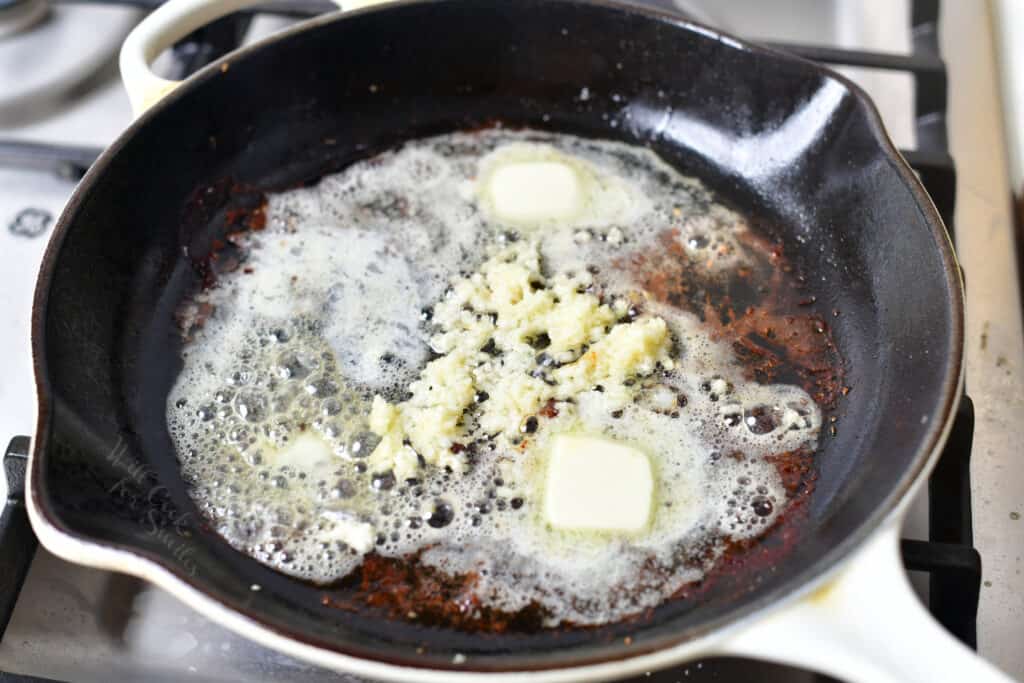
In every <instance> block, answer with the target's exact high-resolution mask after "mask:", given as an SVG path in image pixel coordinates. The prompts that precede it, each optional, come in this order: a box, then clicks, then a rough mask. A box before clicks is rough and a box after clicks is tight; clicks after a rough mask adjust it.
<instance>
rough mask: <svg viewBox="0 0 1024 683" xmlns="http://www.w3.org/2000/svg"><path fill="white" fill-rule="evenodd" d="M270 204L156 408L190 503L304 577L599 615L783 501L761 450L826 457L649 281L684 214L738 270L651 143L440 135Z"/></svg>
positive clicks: (769, 390) (724, 234)
mask: <svg viewBox="0 0 1024 683" xmlns="http://www.w3.org/2000/svg"><path fill="white" fill-rule="evenodd" d="M267 216H268V224H267V227H266V228H265V229H264V230H263V231H261V232H259V233H253V234H251V235H249V236H248V237H246V238H245V240H246V244H245V245H244V247H245V249H246V251H247V253H248V254H249V258H248V261H247V262H246V264H245V269H244V271H242V273H231V274H228V275H227V276H225V277H223V278H222V279H221V280H220V281H219V282H218V283H217V285H216V286H215V287H213V288H212V289H209V290H207V291H205V292H201V293H200V294H198V295H197V296H196V300H195V302H194V303H196V304H197V305H201V306H203V307H204V310H206V311H208V312H209V315H207V316H206V319H205V321H204V322H203V325H202V326H201V328H200V329H198V330H195V331H194V338H193V339H192V341H191V342H190V343H189V344H188V345H187V346H186V349H185V352H184V354H185V357H184V361H185V362H184V369H183V371H182V373H181V375H180V377H179V379H178V381H177V383H176V385H175V387H174V389H173V391H172V392H171V396H170V397H169V401H168V422H169V425H170V428H171V434H172V437H173V438H174V440H175V444H176V446H177V449H178V453H179V457H180V459H181V462H182V466H183V470H184V472H185V475H186V477H187V478H188V480H189V481H190V483H191V486H192V493H193V496H194V497H195V499H196V501H197V503H198V505H199V507H200V509H201V510H202V511H203V513H204V515H206V516H207V517H208V518H209V519H210V520H211V521H212V522H213V524H214V526H215V528H216V529H217V530H218V532H219V533H221V534H222V535H223V536H224V537H225V538H226V539H227V540H228V541H229V542H230V543H231V544H232V545H234V546H235V547H236V548H238V549H239V550H241V551H243V552H246V553H248V554H250V555H252V556H254V557H256V558H258V559H260V560H261V561H263V562H265V563H267V564H268V565H270V566H272V567H275V568H276V569H278V570H280V571H282V572H285V573H288V574H291V575H293V576H297V577H300V578H303V579H308V580H312V581H316V582H319V583H329V582H332V581H336V580H339V579H342V578H343V577H346V576H348V577H350V580H351V577H353V576H360V575H361V576H363V577H364V578H367V577H370V576H372V575H373V574H374V572H375V571H378V570H379V572H384V573H388V572H391V573H395V575H406V574H408V575H410V576H412V575H417V576H422V577H427V576H429V577H434V578H432V579H431V580H430V581H431V582H433V583H431V585H434V584H436V585H437V586H439V587H440V586H447V587H449V588H450V587H452V586H457V587H460V588H458V590H460V591H466V590H468V591H469V592H470V593H471V597H472V599H471V600H470V602H471V603H472V604H473V605H475V606H476V607H474V608H473V609H475V610H477V611H478V613H477V616H473V615H463V616H462V617H460V618H454V617H451V618H446V617H444V616H443V615H444V614H445V610H444V609H439V610H438V611H436V612H435V613H434V614H433V617H432V618H434V619H435V620H437V621H438V623H449V624H459V623H463V622H464V621H465V619H469V620H470V621H472V620H474V619H475V620H476V621H475V622H473V623H474V624H475V625H476V626H477V627H484V626H482V622H481V621H480V618H479V614H481V613H487V614H503V615H515V614H520V615H523V614H529V615H532V616H531V618H530V620H529V621H530V623H540V624H542V625H556V624H560V623H573V624H581V625H588V624H589V625H593V624H602V623H607V622H612V621H617V620H620V619H623V618H626V617H629V616H631V615H634V614H636V613H637V612H640V611H642V610H644V609H647V608H650V607H654V606H656V605H658V604H659V603H661V602H662V601H664V600H666V599H667V598H669V597H670V596H672V595H674V594H676V593H678V592H679V591H680V590H681V589H682V588H683V587H684V586H685V585H687V584H688V583H690V582H693V581H696V580H699V579H700V578H701V577H703V576H705V575H706V573H707V572H708V571H709V570H710V569H711V568H712V567H713V566H714V563H715V561H716V559H717V558H718V557H719V556H720V555H721V554H722V553H723V552H724V551H725V550H726V548H727V547H728V546H729V544H730V543H734V542H737V541H742V540H744V539H751V538H755V537H757V536H758V535H760V534H762V533H763V532H764V531H765V530H766V529H769V528H770V527H771V526H772V524H773V523H774V522H775V521H776V520H777V519H778V518H779V516H780V515H781V514H783V512H784V511H785V508H786V505H787V490H786V487H785V485H784V484H785V482H784V481H783V478H782V475H781V474H780V471H779V469H778V468H777V467H776V465H775V463H774V460H773V458H775V457H776V456H778V455H780V454H784V453H792V452H795V451H799V450H807V451H809V450H813V448H814V447H815V444H816V440H817V435H818V432H819V429H820V426H821V411H820V408H819V407H818V406H817V405H816V404H815V402H814V400H813V399H812V398H811V396H810V395H808V393H807V392H806V391H805V390H804V389H803V388H801V387H798V386H793V385H787V384H767V383H758V382H757V381H756V378H753V377H750V376H749V374H748V373H747V372H746V371H745V369H744V367H743V366H742V365H741V364H740V363H739V362H738V361H737V358H736V355H735V350H734V348H733V346H732V344H730V343H728V342H726V341H722V340H718V339H717V338H716V336H715V335H714V334H713V332H714V330H713V328H712V327H711V326H709V325H708V323H706V322H705V321H702V320H701V318H700V317H699V316H698V315H696V314H695V313H692V312H689V311H686V310H682V309H681V308H680V307H679V306H677V305H673V303H674V302H672V301H669V300H667V297H664V296H661V295H660V293H659V292H655V293H654V294H655V295H654V296H652V294H651V292H650V291H649V285H650V283H647V282H645V281H644V280H643V278H640V277H637V271H636V269H635V268H633V267H631V264H633V263H635V260H636V258H638V256H639V255H642V254H645V253H647V252H649V251H650V250H652V249H662V246H661V243H660V241H661V240H662V239H664V237H663V236H664V234H665V231H666V229H667V228H668V227H669V226H671V225H673V224H675V223H677V222H678V221H679V219H680V217H681V216H687V217H689V219H690V220H689V222H688V223H687V225H689V226H691V228H690V229H689V232H687V234H686V236H683V237H681V238H680V239H681V240H682V242H681V244H682V245H683V246H682V248H681V251H680V253H679V257H680V258H684V259H687V260H689V261H690V262H692V263H695V264H702V266H703V267H705V269H706V270H707V272H708V273H711V274H712V275H711V276H718V275H721V274H723V273H724V274H728V273H730V272H732V271H734V270H735V269H738V268H748V267H750V266H751V259H750V257H749V254H748V253H747V250H746V249H745V247H744V243H743V240H744V236H745V234H746V233H747V232H748V230H749V229H748V228H747V227H746V225H745V223H744V222H743V221H742V219H741V218H740V217H739V216H737V215H736V214H735V213H733V212H731V211H729V210H727V209H725V208H724V207H722V206H720V205H718V204H716V203H715V202H714V199H713V197H712V196H711V195H710V194H709V193H708V192H707V191H706V190H704V189H703V187H702V186H701V185H700V184H699V183H698V182H697V181H694V180H692V179H687V178H684V177H682V176H680V175H679V174H678V173H676V172H675V171H674V170H673V169H671V168H670V167H669V166H667V165H666V164H664V163H663V162H662V161H660V160H659V159H658V158H657V157H656V156H655V155H653V154H652V153H651V152H649V151H647V150H643V149H639V148H633V147H628V146H625V145H622V144H618V143H611V142H596V141H588V140H583V139H580V138H575V137H571V136H562V135H550V134H542V133H535V132H518V133H509V132H503V131H487V132H483V133H476V134H455V135H448V136H441V137H438V138H432V139H427V140H423V141H419V142H413V143H409V144H408V145H406V146H405V147H403V148H402V149H400V150H397V151H395V152H390V153H387V154H383V155H381V156H379V157H375V158H373V159H370V160H368V161H365V162H361V163H358V164H355V165H353V166H351V167H350V168H348V169H346V170H345V171H343V172H341V173H339V174H337V175H334V176H329V177H326V178H324V179H323V180H321V182H320V183H319V184H318V185H316V186H314V187H309V188H303V189H299V190H294V191H290V192H287V193H283V194H279V195H274V196H270V197H269V202H268V206H267ZM693 226H696V227H693ZM624 264H625V265H624ZM591 470H596V471H597V473H596V474H595V472H594V471H591ZM581 487H582V488H581ZM603 508H610V509H613V510H617V511H618V513H617V514H615V513H611V514H609V513H608V511H607V510H605V509H603ZM375 568H376V569H375ZM379 572H378V573H379ZM466 577H472V581H470V582H469V583H467V581H466ZM370 583H371V584H372V583H373V581H370ZM427 583H430V582H427ZM363 584H365V585H363ZM363 584H361V585H363V588H364V589H366V585H369V584H366V582H365V581H364V582H363ZM467 586H468V587H467ZM438 590H441V588H438ZM445 590H447V589H445ZM367 602H368V603H370V604H378V605H380V604H384V603H386V602H387V601H384V602H383V603H382V602H381V600H377V599H374V598H373V597H372V596H368V597H367ZM513 621H514V619H513ZM503 623H509V618H504V622H503Z"/></svg>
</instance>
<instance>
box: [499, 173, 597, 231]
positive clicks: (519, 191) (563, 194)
mask: <svg viewBox="0 0 1024 683" xmlns="http://www.w3.org/2000/svg"><path fill="white" fill-rule="evenodd" d="M486 192H487V193H488V194H489V195H490V199H491V202H492V204H493V206H494V212H495V214H497V217H498V218H499V219H501V220H505V221H508V222H511V223H533V222H542V221H551V220H566V219H570V218H573V217H575V216H576V215H577V214H578V213H580V211H581V209H582V208H583V193H582V192H581V188H580V183H579V179H578V178H577V176H576V172H575V171H574V170H573V169H572V168H571V167H569V166H568V165H566V164H563V163H560V162H558V161H523V162H519V163H509V164H503V165H501V166H499V167H498V168H497V169H495V171H494V173H493V174H492V175H491V177H490V182H489V183H488V186H487V189H486Z"/></svg>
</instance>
